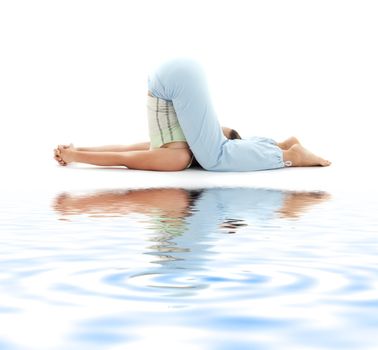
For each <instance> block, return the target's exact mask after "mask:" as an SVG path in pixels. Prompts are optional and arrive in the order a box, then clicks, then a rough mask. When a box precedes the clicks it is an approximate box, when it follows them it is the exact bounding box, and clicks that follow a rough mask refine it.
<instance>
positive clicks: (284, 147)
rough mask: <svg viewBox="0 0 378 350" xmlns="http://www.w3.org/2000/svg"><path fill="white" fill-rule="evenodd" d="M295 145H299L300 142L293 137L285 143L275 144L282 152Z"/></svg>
mask: <svg viewBox="0 0 378 350" xmlns="http://www.w3.org/2000/svg"><path fill="white" fill-rule="evenodd" d="M296 144H300V142H299V140H298V139H297V138H296V137H295V136H291V137H289V138H288V139H286V140H285V141H282V142H277V146H278V147H279V148H281V149H282V150H288V149H289V148H290V147H291V146H293V145H296Z"/></svg>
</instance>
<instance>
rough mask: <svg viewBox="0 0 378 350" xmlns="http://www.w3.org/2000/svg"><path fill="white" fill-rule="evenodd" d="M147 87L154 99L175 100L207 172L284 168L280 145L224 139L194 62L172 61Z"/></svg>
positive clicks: (181, 118)
mask: <svg viewBox="0 0 378 350" xmlns="http://www.w3.org/2000/svg"><path fill="white" fill-rule="evenodd" d="M148 83H149V90H150V91H151V92H152V93H153V95H155V96H157V97H160V98H162V99H166V100H172V102H173V105H174V107H175V110H176V113H177V117H178V119H179V122H180V126H181V128H182V130H183V132H184V135H185V137H186V139H187V141H188V144H189V146H190V148H191V150H192V151H193V153H194V156H195V157H196V159H197V160H198V162H199V163H200V164H201V165H202V166H203V167H204V168H205V169H207V170H214V171H251V170H262V169H274V168H281V167H283V166H284V164H283V152H282V150H281V149H280V148H279V147H278V146H277V144H272V143H270V142H267V143H263V142H258V143H256V142H255V141H253V140H246V139H243V140H227V139H226V138H225V137H224V135H223V133H222V129H221V127H220V125H219V122H218V119H217V115H216V113H215V111H214V109H213V106H212V103H211V100H210V94H209V91H208V88H207V83H206V80H205V76H204V72H203V71H202V68H201V67H200V66H199V65H198V63H196V62H195V61H192V60H190V59H176V60H172V61H169V62H167V63H165V64H163V65H162V66H160V67H159V68H158V69H157V71H155V72H153V73H152V74H150V76H149V80H148Z"/></svg>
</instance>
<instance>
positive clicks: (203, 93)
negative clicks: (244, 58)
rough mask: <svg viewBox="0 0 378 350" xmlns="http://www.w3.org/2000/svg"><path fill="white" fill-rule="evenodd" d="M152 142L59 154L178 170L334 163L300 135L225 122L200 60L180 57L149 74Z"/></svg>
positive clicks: (59, 153) (59, 155) (63, 148)
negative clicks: (241, 129) (244, 130)
mask: <svg viewBox="0 0 378 350" xmlns="http://www.w3.org/2000/svg"><path fill="white" fill-rule="evenodd" d="M148 90H149V91H148V96H147V99H148V100H147V111H148V113H147V114H148V125H149V135H150V142H144V143H139V144H134V145H129V146H102V147H90V148H88V147H79V148H75V147H74V146H73V145H72V144H71V145H59V146H58V147H57V148H56V149H55V150H54V158H55V159H56V160H57V161H58V162H59V163H60V164H61V165H67V164H69V163H71V162H78V163H88V164H94V165H100V166H126V167H128V168H130V169H140V170H160V171H178V170H184V169H187V168H188V167H190V166H191V165H192V164H193V163H196V164H199V165H201V166H202V167H203V168H204V169H205V170H210V171H254V170H266V169H277V168H283V167H286V166H328V165H330V164H331V162H329V161H328V160H325V159H323V158H321V157H318V156H316V155H315V154H313V153H311V152H310V151H308V150H307V149H305V148H304V147H303V146H302V145H301V144H300V143H299V141H298V139H297V138H295V137H290V138H289V139H287V140H285V141H283V142H276V141H274V140H272V139H269V138H265V137H249V138H241V137H240V135H239V134H238V133H237V132H236V131H235V130H233V129H230V128H226V127H221V126H220V124H219V121H218V119H217V116H216V113H215V111H214V108H213V106H212V103H211V99H210V96H209V91H208V87H207V82H206V79H205V74H204V72H203V70H202V67H201V66H200V65H199V64H198V63H197V62H196V61H194V60H191V59H188V58H176V59H173V60H170V61H167V62H165V63H163V64H162V65H160V66H159V67H158V68H157V69H156V70H155V71H153V72H151V73H150V74H149V76H148Z"/></svg>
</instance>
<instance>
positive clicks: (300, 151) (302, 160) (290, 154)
mask: <svg viewBox="0 0 378 350" xmlns="http://www.w3.org/2000/svg"><path fill="white" fill-rule="evenodd" d="M284 161H285V162H291V164H290V165H291V166H317V165H320V166H329V165H331V162H330V161H329V160H326V159H324V158H321V157H319V156H317V155H315V154H314V153H312V152H310V151H309V150H307V149H306V148H304V147H303V146H302V145H300V144H295V145H293V146H291V147H290V148H289V149H288V150H287V151H284Z"/></svg>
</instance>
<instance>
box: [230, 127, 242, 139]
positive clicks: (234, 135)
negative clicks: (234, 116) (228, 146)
mask: <svg viewBox="0 0 378 350" xmlns="http://www.w3.org/2000/svg"><path fill="white" fill-rule="evenodd" d="M235 139H239V140H240V139H241V137H240V135H239V133H238V132H237V131H236V130H234V129H231V132H230V140H235Z"/></svg>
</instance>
